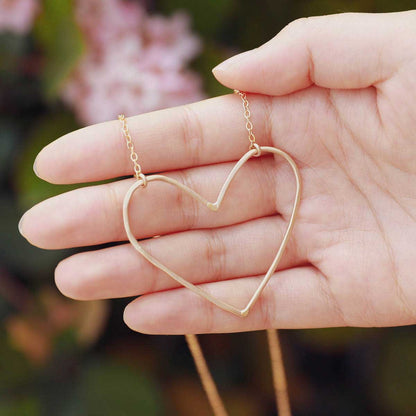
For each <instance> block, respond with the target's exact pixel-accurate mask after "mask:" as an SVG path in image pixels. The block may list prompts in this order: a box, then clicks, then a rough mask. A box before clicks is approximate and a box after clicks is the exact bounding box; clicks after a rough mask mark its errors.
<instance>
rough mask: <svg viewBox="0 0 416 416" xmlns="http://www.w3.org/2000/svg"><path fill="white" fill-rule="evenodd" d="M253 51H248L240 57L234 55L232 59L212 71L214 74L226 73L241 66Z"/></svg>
mask: <svg viewBox="0 0 416 416" xmlns="http://www.w3.org/2000/svg"><path fill="white" fill-rule="evenodd" d="M250 52H251V51H246V52H242V53H239V54H238V55H234V56H232V57H231V58H228V59H226V60H225V61H223V62H221V63H220V64H218V65H217V66H216V67H215V68H213V69H212V72H214V73H215V72H223V71H224V72H225V71H228V70H229V69H230V68H231V67H233V66H236V65H239V64H241V62H242V61H243V60H244V59H245V57H246V56H247V54H248V53H250Z"/></svg>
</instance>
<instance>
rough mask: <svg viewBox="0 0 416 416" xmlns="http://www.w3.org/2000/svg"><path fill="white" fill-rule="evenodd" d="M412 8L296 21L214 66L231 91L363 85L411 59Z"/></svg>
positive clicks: (383, 77)
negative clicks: (314, 85)
mask: <svg viewBox="0 0 416 416" xmlns="http://www.w3.org/2000/svg"><path fill="white" fill-rule="evenodd" d="M415 28H416V13H415V11H409V12H401V13H385V14H364V13H346V14H338V15H331V16H319V17H312V18H303V19H299V20H295V21H294V22H292V23H290V24H289V25H288V26H286V27H285V28H284V29H283V30H282V31H281V32H280V33H279V34H278V35H276V36H275V37H274V38H273V39H271V40H270V41H269V42H267V43H265V44H264V45H262V46H260V47H259V48H256V49H253V50H250V51H247V52H244V53H241V54H239V55H236V56H233V57H232V58H230V59H228V60H226V61H224V62H223V63H221V64H220V65H218V66H217V67H215V68H214V69H213V73H214V76H215V77H216V78H217V80H218V81H219V82H221V83H222V84H224V85H225V86H227V87H229V88H232V89H239V90H242V91H247V92H254V93H262V94H268V95H283V94H288V93H291V92H293V91H296V90H299V89H302V88H306V87H308V86H310V85H312V84H316V85H318V86H321V87H325V88H341V89H342V88H365V87H368V86H371V85H377V84H378V83H382V82H383V81H386V80H387V79H389V78H390V77H391V76H392V75H393V74H394V73H395V72H396V71H397V69H398V68H399V67H400V66H401V65H402V64H403V62H404V61H406V60H411V59H414V56H415V53H416V47H415V45H414V36H415V34H416V30H415Z"/></svg>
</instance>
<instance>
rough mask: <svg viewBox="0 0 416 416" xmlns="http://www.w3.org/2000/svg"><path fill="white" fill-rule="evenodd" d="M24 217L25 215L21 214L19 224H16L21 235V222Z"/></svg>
mask: <svg viewBox="0 0 416 416" xmlns="http://www.w3.org/2000/svg"><path fill="white" fill-rule="evenodd" d="M24 217H25V216H24V215H23V216H22V218H20V221H19V224H18V226H17V228H18V229H19V233H20V234H22V235H23V232H22V224H23V218H24Z"/></svg>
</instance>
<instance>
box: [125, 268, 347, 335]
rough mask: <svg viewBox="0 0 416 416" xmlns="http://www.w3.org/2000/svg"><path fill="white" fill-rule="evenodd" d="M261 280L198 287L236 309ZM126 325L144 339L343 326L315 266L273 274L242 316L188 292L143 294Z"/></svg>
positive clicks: (129, 309)
mask: <svg viewBox="0 0 416 416" xmlns="http://www.w3.org/2000/svg"><path fill="white" fill-rule="evenodd" d="M261 279H262V276H258V277H245V278H240V279H234V280H229V281H222V282H216V283H208V284H204V285H201V288H203V289H204V290H206V291H208V292H209V293H211V294H212V295H213V296H217V297H219V298H221V299H223V300H227V301H228V302H230V303H231V304H233V305H235V306H237V307H241V308H242V307H244V306H245V304H246V303H247V302H248V299H249V298H250V297H251V295H252V294H253V293H254V291H255V290H256V288H257V287H258V285H259V283H260V281H261ZM124 320H125V322H126V324H127V325H128V326H129V327H130V328H132V329H133V330H135V331H138V332H144V333H149V334H196V333H199V334H200V333H220V332H243V331H254V330H260V329H267V328H313V327H330V326H344V325H345V322H344V320H343V318H342V313H340V311H339V309H338V307H337V303H336V302H332V301H331V295H330V291H329V287H328V280H327V279H326V278H325V277H324V276H323V275H322V274H321V273H320V272H319V271H318V270H317V269H316V268H314V267H312V266H305V267H297V268H293V269H288V270H282V271H279V272H277V273H275V274H274V275H273V277H272V279H271V280H270V282H269V283H268V285H267V286H266V288H265V289H264V291H263V293H262V295H261V296H260V298H259V300H258V301H257V303H256V304H255V305H254V307H253V309H252V310H251V312H250V314H249V315H248V316H247V317H244V318H242V317H238V316H235V315H233V314H231V313H229V312H226V311H223V310H222V309H220V308H218V307H217V306H214V305H213V304H212V303H210V302H208V301H207V300H205V299H203V298H201V297H199V296H197V295H196V294H194V293H192V292H191V291H189V290H188V289H185V288H179V289H174V290H169V291H165V292H158V293H152V294H148V295H144V296H142V297H140V298H138V299H136V300H134V301H133V302H131V303H130V304H129V305H127V307H126V309H125V312H124Z"/></svg>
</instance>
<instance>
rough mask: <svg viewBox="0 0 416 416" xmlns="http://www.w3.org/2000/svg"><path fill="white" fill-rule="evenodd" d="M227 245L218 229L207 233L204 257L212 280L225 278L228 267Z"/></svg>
mask: <svg viewBox="0 0 416 416" xmlns="http://www.w3.org/2000/svg"><path fill="white" fill-rule="evenodd" d="M226 256H227V247H226V245H225V243H224V239H223V238H222V236H221V235H220V233H219V232H218V231H216V230H212V231H210V232H208V233H207V234H206V245H205V253H204V258H205V260H206V262H207V265H208V268H209V276H210V279H211V280H212V281H219V280H221V279H223V277H224V274H225V269H226Z"/></svg>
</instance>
